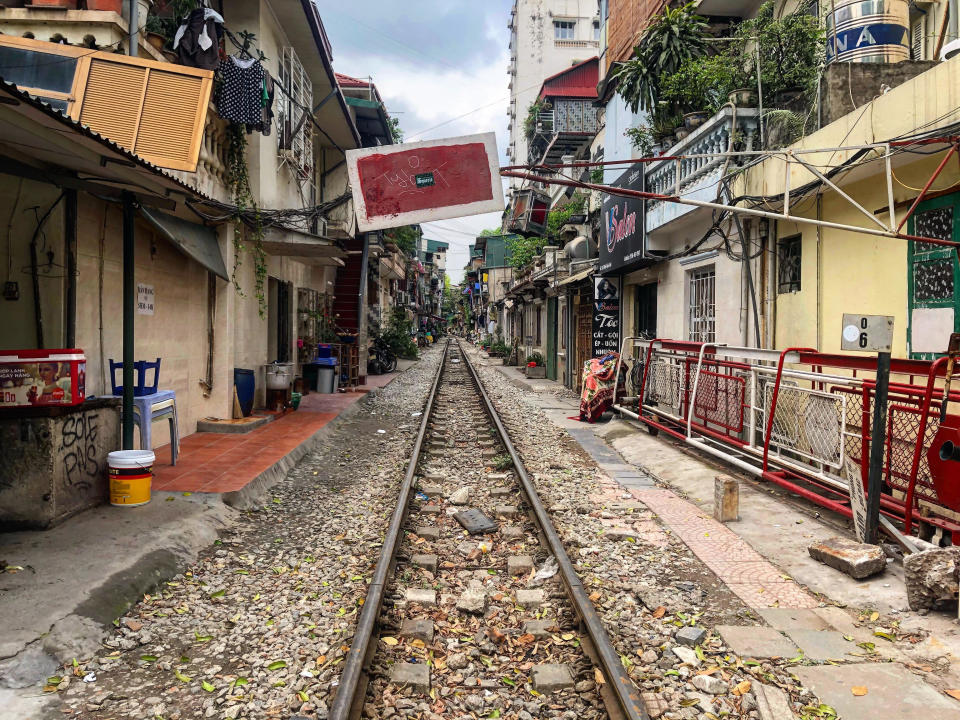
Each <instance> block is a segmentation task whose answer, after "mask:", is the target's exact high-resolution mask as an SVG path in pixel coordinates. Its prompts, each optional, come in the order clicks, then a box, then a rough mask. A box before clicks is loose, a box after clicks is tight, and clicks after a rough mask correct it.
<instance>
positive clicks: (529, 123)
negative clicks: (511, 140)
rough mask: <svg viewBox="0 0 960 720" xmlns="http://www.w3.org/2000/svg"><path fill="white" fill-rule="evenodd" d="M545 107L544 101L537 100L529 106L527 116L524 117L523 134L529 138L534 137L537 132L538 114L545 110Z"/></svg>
mask: <svg viewBox="0 0 960 720" xmlns="http://www.w3.org/2000/svg"><path fill="white" fill-rule="evenodd" d="M543 107H544V103H542V102H541V101H539V100H537V101H536V102H532V103H530V106H529V107H528V108H527V116H526V117H525V118H524V119H523V134H524V136H526V138H527V140H530V139H532V138H533V136H534V135H535V134H536V132H537V116H538V115H539V114H540V113H541V112H543Z"/></svg>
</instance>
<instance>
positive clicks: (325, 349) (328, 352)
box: [317, 343, 333, 360]
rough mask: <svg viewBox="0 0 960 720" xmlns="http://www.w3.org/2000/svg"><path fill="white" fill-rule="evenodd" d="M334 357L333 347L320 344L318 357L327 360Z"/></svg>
mask: <svg viewBox="0 0 960 720" xmlns="http://www.w3.org/2000/svg"><path fill="white" fill-rule="evenodd" d="M332 355H333V346H331V345H328V344H327V343H320V344H319V345H317V357H318V358H320V359H322V360H326V359H327V358H330V357H332Z"/></svg>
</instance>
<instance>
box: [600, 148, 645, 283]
mask: <svg viewBox="0 0 960 720" xmlns="http://www.w3.org/2000/svg"><path fill="white" fill-rule="evenodd" d="M644 176H645V174H644V164H643V163H635V164H633V165H631V166H630V168H629V169H628V170H627V171H626V172H624V173H623V174H622V175H621V176H620V177H619V178H617V179H616V180H615V181H614V182H613V183H611V185H612V186H613V187H619V188H626V189H628V190H639V191H641V192H642V191H643V190H644V187H645V184H644ZM601 221H602V223H603V237H602V239H601V242H600V259H599V261H598V263H597V274H598V275H616V274H617V273H619V272H621V271H622V270H623V268H625V267H626V266H628V265H632V264H634V263H636V262H637V261H638V260H641V259H643V233H644V225H645V218H644V202H643V200H642V199H641V198H632V197H621V196H619V195H609V194H604V196H603V206H602V215H601Z"/></svg>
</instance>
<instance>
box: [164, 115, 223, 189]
mask: <svg viewBox="0 0 960 720" xmlns="http://www.w3.org/2000/svg"><path fill="white" fill-rule="evenodd" d="M227 126H228V124H227V121H226V120H222V119H221V118H220V116H219V115H217V113H216V112H215V111H214V109H213V107H212V106H211V108H210V110H209V111H208V112H207V119H206V123H205V125H204V128H203V138H202V141H201V144H200V158H199V161H198V162H197V171H196V172H195V173H191V172H185V171H169V172H170V173H171V174H172V175H176V176H177V177H178V178H180V179H181V180H182V181H183V182H185V183H187V184H188V185H192V186H193V187H195V188H196V189H197V190H198V191H199V192H202V193H204V194H205V195H209V196H210V197H212V198H214V199H215V200H219V201H221V202H232V199H231V197H230V192H229V190H228V183H227V151H228V147H229V140H228V139H227Z"/></svg>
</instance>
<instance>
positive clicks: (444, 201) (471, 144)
mask: <svg viewBox="0 0 960 720" xmlns="http://www.w3.org/2000/svg"><path fill="white" fill-rule="evenodd" d="M347 173H348V175H349V176H350V185H351V188H352V191H353V203H354V207H355V209H356V213H357V225H358V228H359V230H360V231H361V232H369V231H371V230H384V229H386V228H391V227H398V226H400V225H413V224H416V223H422V222H430V221H431V220H444V219H446V218H454V217H462V216H464V215H479V214H480V213H486V212H502V211H503V186H502V185H501V182H500V163H499V161H498V156H497V141H496V137H495V136H494V134H493V133H484V134H482V135H465V136H462V137H456V138H447V139H445V140H429V141H427V142H417V143H403V144H401V145H384V146H380V147H372V148H362V149H359V150H347Z"/></svg>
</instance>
